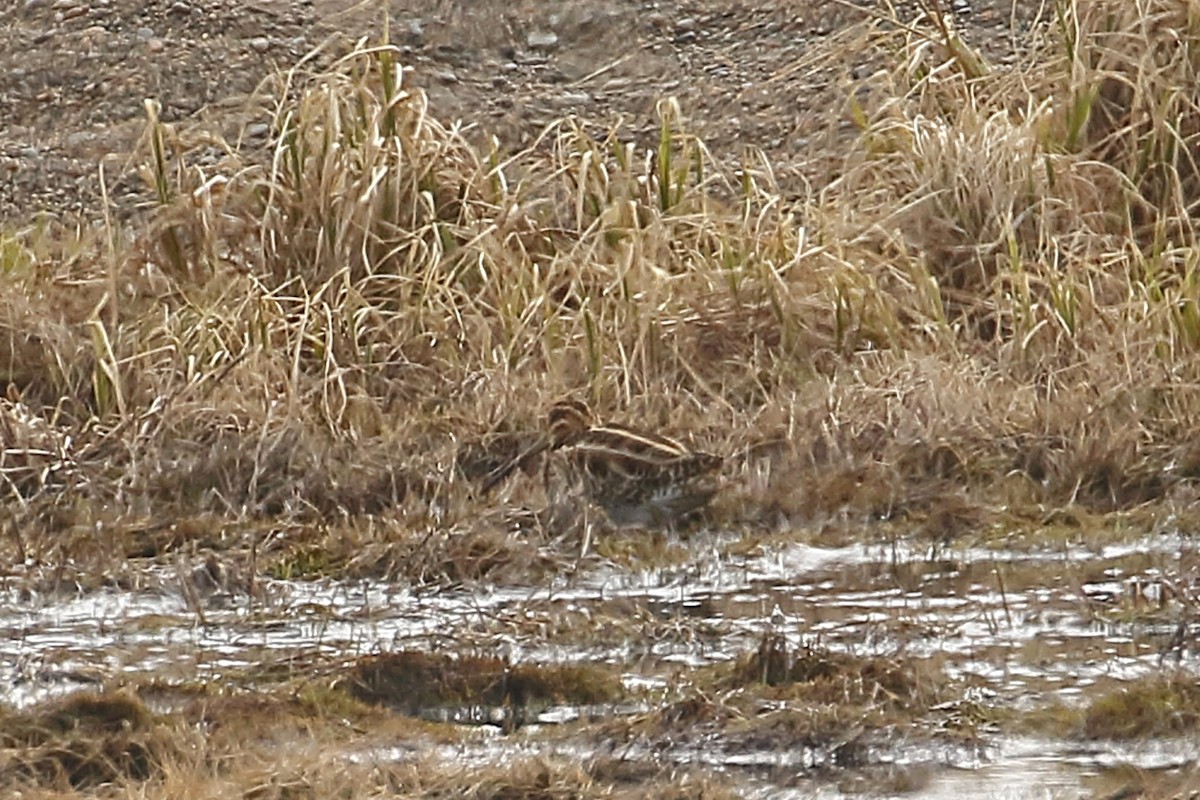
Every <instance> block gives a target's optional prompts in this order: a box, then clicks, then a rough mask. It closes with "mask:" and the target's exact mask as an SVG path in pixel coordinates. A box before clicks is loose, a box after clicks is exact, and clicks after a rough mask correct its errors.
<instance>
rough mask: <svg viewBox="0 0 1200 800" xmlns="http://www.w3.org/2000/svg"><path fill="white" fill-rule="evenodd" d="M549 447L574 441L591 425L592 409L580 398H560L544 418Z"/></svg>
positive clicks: (561, 445) (560, 445)
mask: <svg viewBox="0 0 1200 800" xmlns="http://www.w3.org/2000/svg"><path fill="white" fill-rule="evenodd" d="M546 427H547V428H548V429H549V431H550V439H551V442H552V444H551V447H563V446H564V445H568V444H571V443H572V442H574V441H576V440H577V439H578V438H579V437H580V436H582V435H583V434H584V433H586V432H587V431H588V430H589V429H590V428H591V427H592V411H591V409H590V408H588V406H587V403H585V402H583V401H582V400H560V401H559V402H557V403H555V404H554V405H553V406H552V407H551V408H550V413H549V415H547V418H546Z"/></svg>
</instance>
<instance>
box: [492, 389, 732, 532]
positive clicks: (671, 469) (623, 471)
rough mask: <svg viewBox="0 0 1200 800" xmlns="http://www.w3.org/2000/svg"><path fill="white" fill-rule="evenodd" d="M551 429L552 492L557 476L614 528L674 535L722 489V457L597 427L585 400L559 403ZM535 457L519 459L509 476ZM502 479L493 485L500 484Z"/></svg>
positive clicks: (654, 436) (545, 446)
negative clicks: (678, 526) (669, 530)
mask: <svg viewBox="0 0 1200 800" xmlns="http://www.w3.org/2000/svg"><path fill="white" fill-rule="evenodd" d="M546 428H547V433H548V436H547V438H546V439H544V440H543V442H542V445H541V449H542V450H547V451H550V455H551V458H549V459H547V462H546V464H545V468H544V470H545V471H544V480H545V481H546V483H547V486H549V485H550V476H551V474H552V473H557V474H558V476H559V477H560V478H565V480H566V481H567V483H568V484H570V485H571V486H573V487H579V488H581V489H582V493H583V495H584V496H585V497H586V498H587V499H588V500H590V501H592V502H593V503H595V504H596V505H598V506H600V507H601V508H602V509H604V513H605V514H606V515H607V516H608V518H609V520H611V521H612V523H613V524H614V525H617V526H639V527H647V528H663V527H672V526H674V525H675V524H676V523H678V522H680V521H681V520H683V519H685V518H686V517H688V516H690V515H691V514H694V513H695V512H697V511H699V510H701V509H702V508H704V506H706V505H707V504H708V503H709V501H711V500H712V498H713V496H714V495H715V494H716V492H717V489H718V488H719V486H718V481H717V479H716V472H717V471H718V470H719V469H720V467H721V465H722V463H723V461H724V459H722V458H721V457H720V456H717V455H713V454H711V453H704V452H700V451H697V450H692V449H690V448H688V447H687V446H685V445H683V444H682V443H680V442H678V441H676V440H675V439H672V438H670V437H668V436H664V435H662V434H659V433H652V432H649V431H643V430H638V429H636V428H632V427H629V426H626V425H621V424H617V423H612V422H604V423H602V422H599V421H598V420H597V419H596V418H595V417H594V415H593V414H592V411H591V409H590V408H589V407H588V405H587V404H586V403H584V402H583V401H581V400H577V399H570V400H563V401H560V402H557V403H555V404H554V405H553V406H552V407H551V408H550V411H549V413H548V414H547V416H546ZM533 455H534V454H532V453H526V454H524V455H522V456H521V457H519V458H517V459H514V461H513V463H512V464H511V465H509V466H508V468H507V471H506V472H505V473H504V475H506V474H507V473H508V472H511V471H512V470H513V469H515V468H516V466H517V465H519V464H523V463H526V462H527V461H528V459H530V458H532V457H533ZM504 475H500V474H499V473H497V475H494V476H493V478H492V479H491V480H493V481H495V482H499V480H503V478H504ZM493 485H494V484H493Z"/></svg>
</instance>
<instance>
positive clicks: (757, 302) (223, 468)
mask: <svg viewBox="0 0 1200 800" xmlns="http://www.w3.org/2000/svg"><path fill="white" fill-rule="evenodd" d="M1142 6H1145V7H1144V8H1143V7H1142ZM1181 8H1182V7H1181V6H1179V5H1178V4H1172V3H1166V2H1157V3H1152V2H1141V3H1139V4H1125V3H1104V2H1098V3H1089V4H1084V5H1080V6H1076V5H1074V4H1063V5H1062V7H1061V8H1060V9H1059V12H1060V17H1059V19H1058V21H1057V27H1056V29H1055V31H1054V33H1055V34H1056V35H1055V36H1053V37H1051V38H1052V39H1053V40H1054V41H1053V42H1052V44H1051V45H1050V46H1048V49H1047V50H1045V51H1043V52H1041V53H1039V54H1038V55H1037V57H1035V58H1031V59H1030V60H1029V62H1028V63H1026V64H1024V65H1023V66H1022V67H1021V68H1014V69H1008V70H1005V71H1000V70H995V69H991V70H988V69H987V65H986V64H984V63H983V62H982V61H981V60H979V57H978V56H976V55H973V54H971V53H970V52H969V51H968V50H966V49H965V45H964V44H963V43H962V42H961V41H959V40H958V39H957V38H956V37H955V36H954V35H953V34H952V32H951V31H950V30H949V29H944V28H941V27H939V26H937V25H932V24H929V23H928V22H924V23H923V22H921V21H918V22H917V23H916V24H915V25H914V26H910V27H907V28H904V29H900V30H899V31H897V32H891V33H885V32H883V29H879V30H877V31H876V37H877V39H878V41H879V46H880V47H881V49H883V48H884V47H887V48H891V49H892V50H894V51H896V52H898V53H899V54H900V58H898V59H894V60H893V61H892V64H893V67H892V68H891V69H890V71H888V72H887V73H886V74H885V75H882V76H875V77H876V78H879V77H882V78H884V79H886V80H885V81H883V82H879V81H873V83H872V85H876V86H886V87H887V89H886V91H883V92H882V93H881V92H880V90H876V92H875V94H873V95H868V96H866V98H865V99H862V100H859V101H857V102H856V105H855V107H854V108H855V109H856V111H855V118H856V119H859V120H860V122H861V124H862V126H863V133H862V136H861V139H860V140H859V142H858V144H857V146H856V147H855V148H853V150H852V151H851V152H850V153H849V155H848V157H847V160H846V164H845V168H844V169H843V171H842V175H841V177H840V178H839V179H838V180H837V181H835V182H834V183H832V184H831V185H828V186H826V187H823V188H822V189H821V191H820V192H811V193H809V194H807V195H804V196H801V197H800V198H799V199H798V200H790V201H785V199H784V193H783V191H782V190H781V188H780V187H779V186H778V185H777V183H776V181H775V178H774V175H773V174H772V172H771V169H770V167H769V165H767V164H764V163H762V162H761V161H758V162H755V161H747V162H746V163H743V164H737V165H730V164H725V163H720V162H718V161H717V160H716V159H714V158H713V157H712V156H711V155H710V154H709V153H708V152H707V151H706V150H705V148H704V146H703V144H702V143H701V142H699V141H696V140H695V139H694V138H693V137H691V136H689V135H688V134H687V132H686V131H685V130H683V129H681V128H680V126H679V121H678V120H679V111H678V109H677V108H676V107H675V106H674V105H673V104H672V102H670V101H664V102H663V103H662V104H661V107H660V112H661V141H660V144H659V146H658V148H657V149H655V150H652V151H650V152H645V153H643V152H639V151H637V150H636V149H635V148H634V147H633V146H632V145H629V144H627V143H626V142H625V141H623V139H622V137H621V132H620V131H613V132H612V133H611V134H609V135H608V136H607V137H604V138H601V139H597V138H594V137H593V136H590V135H588V134H587V133H586V132H585V129H584V128H583V127H582V126H581V125H580V124H577V123H575V122H573V121H570V120H566V121H563V122H561V123H559V124H557V125H555V126H553V127H551V128H550V129H548V130H547V131H546V132H545V134H544V135H543V137H542V138H541V139H540V141H539V142H538V143H537V144H536V145H535V146H534V147H532V148H531V149H529V150H527V151H523V152H519V153H515V154H505V155H501V153H502V151H501V150H500V149H499V148H498V147H497V148H495V149H493V150H491V151H488V152H483V151H481V150H479V149H478V148H476V147H473V146H472V145H471V144H470V143H469V141H468V139H467V138H466V137H465V136H464V134H463V132H462V131H460V130H459V129H457V128H455V127H453V126H449V127H448V126H446V125H444V124H442V123H441V122H439V121H438V120H437V119H436V118H435V116H434V115H433V114H432V113H431V111H430V109H429V108H427V106H426V103H425V99H424V96H423V95H422V94H421V93H420V92H419V91H417V90H412V89H409V88H407V87H405V85H404V82H403V73H402V71H401V69H400V67H399V65H398V63H397V61H396V55H397V54H396V51H394V50H393V49H392V48H390V47H388V46H386V45H384V46H378V47H374V48H370V49H366V50H360V51H355V52H352V53H350V54H349V55H347V56H345V57H344V58H343V59H342V60H341V61H340V62H338V63H337V65H336V66H335V67H334V69H333V70H332V71H331V72H328V73H325V74H320V75H311V76H310V75H301V74H300V73H295V74H288V75H283V76H280V77H279V79H278V80H277V82H276V83H277V86H274V87H271V88H273V96H275V97H276V98H278V99H277V102H276V105H275V106H274V107H273V109H272V119H273V130H274V135H275V139H274V142H275V146H274V148H273V150H272V151H271V152H270V153H269V154H268V157H267V158H262V157H255V156H253V155H252V154H247V153H240V152H237V151H235V150H234V149H232V148H228V149H227V150H226V154H225V157H224V159H222V160H220V161H219V162H218V163H217V164H216V165H214V166H206V167H200V166H196V165H194V159H193V158H192V154H193V153H195V152H196V150H197V148H199V147H200V146H201V145H202V144H203V145H205V146H210V145H211V137H209V136H207V135H204V136H200V135H199V134H198V133H196V132H192V131H188V130H185V129H175V128H172V127H171V126H168V125H165V124H163V123H161V122H160V121H159V120H158V119H157V117H156V115H155V112H154V109H153V108H148V113H149V120H148V125H147V133H146V150H147V153H148V159H147V167H146V174H147V179H148V180H149V181H150V182H151V183H152V184H153V185H154V186H155V187H156V190H157V196H158V198H159V205H158V207H157V208H156V209H154V210H153V213H152V215H151V217H150V218H149V219H144V220H143V221H139V222H136V223H134V224H132V226H131V227H130V228H128V229H124V230H117V229H115V228H113V229H109V230H106V231H102V232H100V233H98V234H97V233H92V232H87V233H81V234H79V235H75V236H68V235H66V234H65V233H64V232H62V231H54V232H49V231H46V230H44V229H40V228H39V229H31V230H29V231H25V232H20V233H17V234H15V235H8V236H6V239H5V247H4V253H5V262H4V267H5V268H4V272H3V275H4V281H5V283H6V284H7V285H8V289H9V290H8V291H6V292H5V293H4V298H3V301H2V306H3V307H2V308H0V335H3V338H4V339H5V340H6V341H7V342H8V345H9V346H8V347H7V348H4V351H5V356H6V357H5V358H4V359H3V363H0V376H3V377H4V378H5V379H6V382H7V383H8V384H9V386H10V387H11V389H12V392H11V394H12V397H13V398H17V397H19V398H20V399H19V400H15V399H14V400H12V401H9V402H8V405H6V406H5V407H4V414H5V425H4V428H3V430H4V431H5V433H4V436H5V456H4V458H5V462H4V468H5V469H4V473H3V474H4V476H5V483H6V489H7V491H6V497H7V500H6V502H7V503H8V504H9V505H10V506H11V507H12V508H13V509H14V510H15V511H16V512H17V518H18V519H20V520H21V521H20V523H19V524H18V525H16V526H15V528H11V529H10V532H11V533H12V537H10V540H13V539H15V540H16V543H17V546H18V547H19V548H20V549H21V550H25V551H27V553H26V554H29V551H32V554H33V555H37V552H38V544H37V541H36V540H37V533H38V532H39V531H48V530H50V529H55V530H60V529H62V528H63V527H68V528H70V527H78V528H80V529H88V530H91V529H94V527H95V525H96V524H97V523H105V524H110V525H115V524H116V523H118V522H119V521H120V520H119V519H112V518H111V517H113V516H114V512H112V511H109V510H104V508H105V507H106V506H109V507H111V506H113V505H119V506H121V507H122V508H123V509H125V511H124V512H122V513H118V514H116V516H117V517H119V518H125V517H128V516H129V515H131V514H132V515H136V516H138V517H139V518H147V517H149V518H152V519H159V518H169V517H177V516H180V515H188V516H190V515H194V514H205V513H215V514H217V515H219V516H220V517H221V518H223V519H227V520H247V519H257V518H279V517H287V518H298V519H301V520H303V519H305V518H315V517H317V516H320V517H322V518H325V519H329V518H336V517H339V516H340V517H342V518H354V517H356V516H360V515H363V514H377V513H379V512H382V511H384V510H388V509H399V510H398V512H397V513H398V514H399V515H400V516H401V519H402V522H401V524H400V527H402V528H406V527H417V528H423V527H426V526H428V525H430V524H433V525H436V526H437V527H439V528H447V527H453V526H454V525H455V524H460V523H463V522H465V521H471V520H475V519H476V518H477V512H478V510H479V509H480V508H481V505H487V506H490V505H494V504H495V500H494V498H487V499H482V500H481V499H480V498H478V497H475V496H474V494H473V492H472V491H471V482H470V481H469V480H468V479H467V477H466V476H467V475H469V474H470V470H469V469H468V468H464V469H463V470H462V471H454V470H452V469H451V468H450V465H451V464H452V463H453V462H454V460H455V453H456V451H458V450H460V449H462V450H463V452H464V454H465V456H467V457H469V458H468V460H467V461H463V462H462V463H463V464H465V465H466V467H470V466H471V465H472V464H474V465H476V466H477V465H478V464H484V465H487V464H488V463H489V461H488V453H487V452H486V450H487V446H488V445H487V443H489V442H496V443H497V446H498V447H501V448H503V447H510V448H511V445H512V442H513V441H514V438H513V437H519V436H521V435H524V434H523V433H522V432H525V433H527V432H529V431H531V430H533V429H535V428H536V427H537V426H538V424H539V420H540V415H541V414H542V413H543V410H544V408H545V407H546V405H547V404H548V403H549V402H550V401H551V400H552V399H554V398H556V397H560V396H562V395H564V394H567V393H571V392H582V393H584V394H585V395H587V396H590V397H591V398H592V399H593V400H594V401H596V402H597V404H598V405H599V406H600V407H602V408H603V409H605V411H606V412H608V413H612V414H613V415H615V416H617V417H625V418H630V419H637V420H642V421H649V422H651V423H655V424H662V425H664V426H666V427H667V428H669V429H671V430H673V431H677V432H689V431H690V432H691V433H692V435H693V438H694V439H695V440H696V441H697V442H698V443H700V444H702V445H704V446H705V447H708V448H711V449H715V450H718V451H722V452H725V453H729V454H733V456H734V457H733V458H732V459H731V467H730V475H729V477H730V478H731V479H733V480H732V484H731V487H732V488H731V490H730V491H729V492H728V493H727V494H726V497H725V498H724V499H723V500H722V502H721V503H719V504H718V518H719V520H720V521H722V522H724V523H729V524H737V523H739V522H742V523H744V522H752V523H753V522H768V523H771V524H775V523H779V522H787V521H792V522H794V521H802V520H805V519H814V518H818V519H819V518H823V517H826V516H829V515H833V514H839V513H844V512H846V511H850V512H853V513H856V514H868V515H875V516H879V515H883V516H891V515H895V514H897V513H906V512H909V511H913V510H916V511H919V512H920V513H921V514H927V513H932V514H937V513H938V507H939V504H942V503H944V502H947V501H950V502H952V503H960V502H961V501H962V497H963V495H964V493H966V495H967V496H968V497H969V496H970V495H971V493H972V492H973V491H975V490H978V489H980V488H982V487H989V488H990V487H992V486H994V485H995V484H996V482H997V481H999V480H1001V479H1004V480H1005V487H1006V488H1005V491H1006V492H1010V493H1011V495H1012V496H1011V497H1010V498H1007V499H1009V500H1011V501H1013V502H1015V503H1018V504H1019V503H1055V504H1062V503H1071V502H1077V503H1083V504H1086V505H1088V506H1093V507H1098V508H1114V507H1115V508H1121V507H1128V506H1130V505H1134V504H1138V503H1142V502H1145V501H1148V500H1153V499H1155V498H1161V497H1162V496H1164V494H1165V493H1166V492H1168V491H1169V490H1170V489H1171V487H1172V486H1174V485H1176V484H1178V483H1180V482H1185V481H1191V480H1192V479H1193V478H1194V476H1195V475H1196V474H1197V472H1198V471H1200V452H1197V450H1196V447H1195V445H1194V444H1193V443H1192V442H1191V441H1190V439H1191V437H1190V436H1189V435H1188V433H1189V432H1190V431H1191V430H1193V429H1194V427H1195V424H1196V422H1197V419H1198V409H1200V406H1198V404H1197V401H1196V399H1195V392H1194V391H1193V387H1194V386H1195V384H1196V380H1197V378H1198V377H1200V375H1198V374H1197V372H1198V371H1197V363H1198V362H1197V359H1196V356H1195V346H1196V344H1197V343H1200V311H1197V300H1196V297H1195V294H1196V278H1195V267H1194V262H1195V258H1194V254H1193V249H1194V241H1193V238H1192V235H1191V229H1190V227H1189V224H1188V221H1189V219H1190V212H1191V208H1192V205H1193V203H1194V202H1195V200H1194V199H1193V195H1194V194H1195V190H1196V184H1197V181H1196V179H1195V176H1194V175H1193V171H1194V170H1193V166H1194V165H1192V164H1191V162H1190V160H1189V159H1188V153H1189V152H1190V147H1191V144H1192V143H1193V141H1194V138H1195V136H1196V133H1195V132H1194V129H1195V127H1196V123H1195V120H1194V119H1193V117H1194V103H1195V98H1194V97H1192V96H1191V95H1189V94H1188V92H1189V91H1194V86H1195V82H1194V81H1192V80H1191V77H1192V73H1191V71H1190V70H1191V61H1190V60H1189V59H1188V57H1187V55H1186V54H1187V52H1189V51H1188V50H1187V49H1186V48H1185V47H1184V46H1183V45H1182V44H1178V45H1172V47H1173V48H1174V49H1172V48H1170V47H1167V44H1166V43H1164V44H1163V45H1162V46H1161V47H1157V48H1156V47H1145V46H1142V45H1139V44H1138V43H1139V42H1144V41H1146V39H1147V38H1148V39H1149V40H1150V41H1152V42H1157V41H1159V40H1163V41H1164V42H1166V40H1168V39H1170V41H1172V42H1173V41H1175V40H1174V39H1171V38H1170V37H1176V36H1181V35H1183V34H1180V33H1179V31H1181V30H1182V31H1185V32H1186V31H1187V30H1188V28H1187V27H1186V26H1183V27H1181V25H1182V21H1181V20H1179V19H1176V18H1175V16H1177V15H1179V14H1181V13H1184V12H1182V11H1180V9H1181ZM1162 53H1174V55H1170V56H1167V55H1161V54H1162ZM1155 54H1159V55H1155ZM1160 62H1161V63H1160ZM984 72H986V75H985V74H983V73H984ZM1163 98H1165V99H1163ZM505 437H507V438H505ZM497 457H499V456H497ZM515 483H516V484H517V486H516V488H515V490H514V491H515V492H516V495H515V496H508V497H506V500H507V502H509V503H512V502H517V503H521V502H530V503H536V502H537V498H536V494H535V496H534V497H533V499H529V500H526V499H525V495H526V494H528V493H529V492H531V491H532V484H533V483H534V482H531V481H526V480H518V481H515ZM797 485H799V486H803V487H805V489H804V490H801V491H795V490H794V488H793V487H795V486H797ZM82 497H87V498H89V500H88V501H83V500H81V499H80V498H82ZM68 498H70V499H68ZM468 526H469V527H473V528H474V527H477V526H476V525H475V523H474V522H469V523H468ZM117 527H119V525H118V526H117ZM511 528H512V526H511V525H510V524H509V523H504V522H502V523H500V524H499V525H498V527H496V528H494V529H495V530H499V531H500V532H501V535H506V534H504V533H503V532H504V531H507V530H510V529H511ZM18 529H19V530H18ZM115 544H116V545H117V546H118V548H120V546H121V543H120V542H116V543H115Z"/></svg>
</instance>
